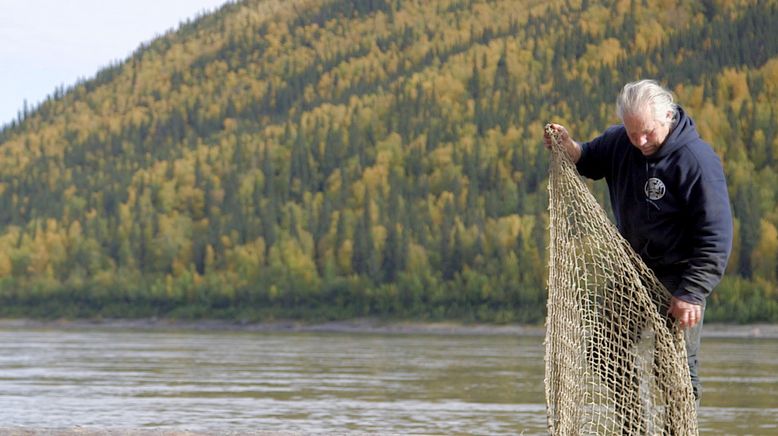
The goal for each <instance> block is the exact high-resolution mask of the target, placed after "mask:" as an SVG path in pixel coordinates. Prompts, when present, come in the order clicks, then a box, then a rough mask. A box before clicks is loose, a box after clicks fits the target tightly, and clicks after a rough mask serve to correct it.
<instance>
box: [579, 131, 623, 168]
mask: <svg viewBox="0 0 778 436" xmlns="http://www.w3.org/2000/svg"><path fill="white" fill-rule="evenodd" d="M618 131H619V129H618V127H616V126H613V127H610V128H608V129H607V130H606V131H605V132H604V133H603V134H602V135H600V136H598V137H596V138H594V139H592V140H591V141H589V142H584V143H582V144H581V158H580V159H578V163H576V165H575V166H576V169H577V170H578V173H579V174H581V175H582V176H584V177H588V178H590V179H593V180H599V179H602V178H603V177H606V176H607V175H608V174H609V169H610V168H611V164H612V160H613V156H612V154H613V153H612V151H613V145H614V144H615V142H616V139H617V137H618Z"/></svg>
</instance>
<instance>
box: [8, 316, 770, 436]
mask: <svg viewBox="0 0 778 436" xmlns="http://www.w3.org/2000/svg"><path fill="white" fill-rule="evenodd" d="M542 341H543V339H542V338H541V337H537V336H525V337H522V336H514V335H468V334H447V335H443V334H426V335H425V334H375V333H370V334H367V333H353V332H352V333H299V332H297V333H296V332H234V331H214V332H203V331H172V330H152V331H149V330H117V329H95V330H89V329H84V330H74V329H64V330H57V329H41V328H38V329H36V328H28V327H24V328H0V349H1V350H2V351H1V352H0V427H2V428H6V429H9V428H10V429H41V428H48V429H50V428H73V427H74V426H83V427H86V428H101V429H112V428H133V429H150V428H155V429H166V430H189V431H194V432H213V433H225V432H230V433H239V432H252V431H273V432H284V433H287V432H288V433H304V434H310V433H318V434H327V433H339V434H342V433H381V434H420V433H424V434H494V435H498V434H505V435H508V434H514V435H515V434H523V435H540V434H545V429H546V423H545V406H544V391H543V352H544V350H543V345H542ZM702 365H703V366H702V369H701V376H702V380H703V383H704V397H703V407H702V409H701V411H700V429H701V434H710V435H713V434H730V435H732V434H742V435H746V434H753V435H761V434H778V339H715V338H705V339H704V340H703V345H702Z"/></svg>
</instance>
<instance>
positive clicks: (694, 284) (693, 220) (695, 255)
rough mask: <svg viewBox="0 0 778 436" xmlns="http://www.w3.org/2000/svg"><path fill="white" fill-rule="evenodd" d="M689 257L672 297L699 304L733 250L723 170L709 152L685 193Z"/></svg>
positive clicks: (721, 272) (730, 215)
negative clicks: (689, 247)
mask: <svg viewBox="0 0 778 436" xmlns="http://www.w3.org/2000/svg"><path fill="white" fill-rule="evenodd" d="M686 195H687V197H688V198H687V201H688V203H687V204H688V207H689V219H690V222H689V226H688V227H687V228H689V229H691V231H692V232H694V233H693V235H691V241H692V244H693V252H692V257H691V258H690V259H689V263H688V266H687V268H686V270H685V272H684V273H683V275H682V277H681V283H680V284H679V286H678V289H677V290H676V291H675V293H674V295H675V296H676V297H677V298H679V299H681V300H684V301H686V302H689V303H694V304H702V303H703V302H704V301H705V298H706V297H707V296H708V295H710V293H711V291H712V290H713V288H714V287H715V286H716V285H717V284H718V283H719V281H720V280H721V278H722V276H723V275H724V270H725V269H726V267H727V261H728V260H729V255H730V251H731V249H732V233H733V231H732V212H731V210H730V206H729V194H728V193H727V184H726V180H725V178H724V171H723V169H722V167H721V161H720V160H719V158H718V156H716V155H715V153H713V150H710V153H706V156H705V157H703V158H702V159H701V161H700V175H699V177H696V178H695V180H693V181H692V183H691V185H690V186H689V189H688V191H687V194H686Z"/></svg>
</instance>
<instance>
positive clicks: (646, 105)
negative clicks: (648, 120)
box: [616, 80, 678, 124]
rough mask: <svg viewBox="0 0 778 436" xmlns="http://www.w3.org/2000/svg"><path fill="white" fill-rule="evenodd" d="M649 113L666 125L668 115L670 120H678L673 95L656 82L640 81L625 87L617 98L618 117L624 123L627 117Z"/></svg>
mask: <svg viewBox="0 0 778 436" xmlns="http://www.w3.org/2000/svg"><path fill="white" fill-rule="evenodd" d="M645 113H649V114H651V115H653V117H654V120H656V121H658V122H660V123H662V124H665V123H666V122H667V120H668V118H667V114H671V116H670V120H672V121H675V120H676V119H677V118H678V105H677V104H675V103H674V102H673V94H671V93H670V91H668V90H667V89H665V88H663V87H662V86H660V85H659V84H658V83H657V82H656V81H655V80H640V81H637V82H630V83H627V84H626V85H624V88H622V90H621V92H620V93H619V96H618V97H616V115H618V116H619V118H621V121H622V122H623V121H624V117H625V116H627V115H638V114H645Z"/></svg>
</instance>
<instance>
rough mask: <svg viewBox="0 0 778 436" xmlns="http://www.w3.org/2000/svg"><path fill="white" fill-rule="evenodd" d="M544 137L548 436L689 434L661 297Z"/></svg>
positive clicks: (685, 380)
mask: <svg viewBox="0 0 778 436" xmlns="http://www.w3.org/2000/svg"><path fill="white" fill-rule="evenodd" d="M546 131H547V132H548V134H549V135H550V136H551V139H552V147H551V168H550V176H549V186H548V191H549V211H550V219H551V242H550V267H549V280H548V291H549V292H548V315H547V319H546V339H545V346H546V375H545V377H546V378H545V386H546V411H547V415H548V429H549V433H550V434H552V435H589V434H597V435H607V434H631V435H690V434H697V433H698V429H697V417H696V409H695V404H694V401H695V400H694V394H693V391H692V386H691V380H690V378H689V368H688V364H687V361H686V351H685V348H684V340H683V332H682V331H681V330H680V327H678V326H677V325H676V324H673V323H671V322H670V321H669V320H668V316H666V315H665V314H666V313H667V310H668V307H669V302H670V297H671V295H670V293H669V292H668V291H667V290H666V289H665V287H664V286H663V285H662V284H661V283H660V282H659V280H658V279H657V278H656V276H655V275H654V273H653V272H652V271H651V270H650V269H649V268H648V267H647V266H646V265H645V264H644V263H643V261H642V260H641V259H640V257H639V256H638V255H637V254H636V253H635V252H634V251H633V249H632V247H630V245H629V243H628V242H627V241H626V240H625V239H624V238H623V237H622V236H621V235H620V234H619V232H618V230H617V229H616V227H615V226H614V225H613V224H612V223H611V222H610V220H609V219H608V217H607V216H606V214H605V211H604V210H603V209H602V207H601V206H600V205H599V204H598V203H597V201H596V199H595V198H594V196H593V195H592V194H591V192H589V189H588V188H587V186H586V184H585V183H584V182H583V180H582V179H581V177H580V176H579V175H578V172H577V171H576V169H575V165H574V164H573V163H572V161H571V160H570V158H569V157H568V156H567V154H566V153H565V152H564V151H563V149H562V146H561V145H560V142H559V137H558V136H557V134H556V132H555V131H554V130H553V129H551V128H550V127H549V126H546Z"/></svg>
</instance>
